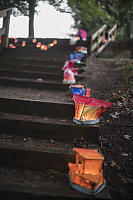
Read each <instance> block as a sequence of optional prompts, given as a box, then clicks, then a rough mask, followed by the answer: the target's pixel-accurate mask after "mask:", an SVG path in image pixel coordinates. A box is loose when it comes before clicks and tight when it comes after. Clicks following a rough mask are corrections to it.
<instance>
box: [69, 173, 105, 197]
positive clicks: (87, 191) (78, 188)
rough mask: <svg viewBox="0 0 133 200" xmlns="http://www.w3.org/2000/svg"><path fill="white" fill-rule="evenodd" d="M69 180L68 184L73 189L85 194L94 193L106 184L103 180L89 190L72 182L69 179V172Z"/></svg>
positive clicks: (98, 191)
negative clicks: (93, 188) (100, 183)
mask: <svg viewBox="0 0 133 200" xmlns="http://www.w3.org/2000/svg"><path fill="white" fill-rule="evenodd" d="M69 182H70V185H71V187H72V188H74V189H75V190H77V191H79V192H81V193H83V194H86V195H96V194H98V193H100V192H101V191H102V190H103V189H104V188H105V186H106V181H105V180H104V183H103V184H102V185H100V186H99V187H97V188H96V189H95V190H90V189H88V188H85V187H83V186H80V185H77V184H75V183H73V182H72V181H71V177H70V173H69Z"/></svg>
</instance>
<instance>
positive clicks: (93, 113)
mask: <svg viewBox="0 0 133 200" xmlns="http://www.w3.org/2000/svg"><path fill="white" fill-rule="evenodd" d="M73 100H74V102H75V117H74V118H73V121H74V122H75V123H76V124H96V123H98V122H99V118H100V117H101V115H102V114H103V113H104V112H105V111H106V110H107V108H109V107H110V106H111V105H112V103H111V102H106V101H101V100H98V99H95V98H90V97H87V96H81V95H78V94H74V95H73Z"/></svg>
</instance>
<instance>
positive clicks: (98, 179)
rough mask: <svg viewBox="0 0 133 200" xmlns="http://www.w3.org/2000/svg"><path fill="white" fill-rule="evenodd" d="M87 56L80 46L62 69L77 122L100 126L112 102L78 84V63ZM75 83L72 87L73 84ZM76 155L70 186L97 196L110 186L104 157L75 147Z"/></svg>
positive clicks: (70, 164)
mask: <svg viewBox="0 0 133 200" xmlns="http://www.w3.org/2000/svg"><path fill="white" fill-rule="evenodd" d="M85 54H87V48H85V47H77V48H76V51H75V52H74V53H73V54H70V56H69V60H67V61H66V62H65V64H64V66H63V68H62V70H63V72H64V79H63V84H69V85H70V86H69V89H70V90H71V95H72V98H73V101H74V103H75V116H74V118H73V122H74V123H76V124H80V125H87V124H96V123H98V122H99V118H100V116H101V115H102V114H103V113H104V112H105V111H106V110H107V108H109V107H110V106H111V105H112V103H111V102H106V101H102V100H98V99H95V98H91V97H90V91H91V89H90V88H86V87H85V86H84V85H80V84H79V85H76V80H75V76H77V75H78V68H75V67H74V64H75V63H76V64H79V67H80V64H82V58H83V57H84V56H85ZM71 84H72V85H71ZM73 151H74V152H75V153H76V159H75V160H76V162H75V163H71V162H69V163H68V167H69V181H70V185H71V186H72V187H73V188H74V189H76V190H78V191H80V192H82V193H84V194H87V195H96V194H98V193H100V192H101V191H102V190H103V189H104V188H105V186H106V181H105V179H104V176H103V169H102V167H103V161H104V156H103V155H102V153H101V152H100V151H99V150H97V149H87V148H86V149H85V148H73Z"/></svg>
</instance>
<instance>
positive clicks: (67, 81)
mask: <svg viewBox="0 0 133 200" xmlns="http://www.w3.org/2000/svg"><path fill="white" fill-rule="evenodd" d="M63 83H64V84H71V83H76V80H75V79H74V80H63Z"/></svg>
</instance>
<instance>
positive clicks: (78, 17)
mask: <svg viewBox="0 0 133 200" xmlns="http://www.w3.org/2000/svg"><path fill="white" fill-rule="evenodd" d="M68 5H69V7H70V8H71V13H72V16H73V18H74V20H75V27H76V28H78V29H79V28H82V29H83V28H84V29H86V30H87V31H88V32H89V33H90V34H91V33H92V32H94V31H95V30H97V29H98V28H99V27H100V26H102V25H103V24H106V25H107V26H108V28H110V27H112V26H113V24H115V23H116V24H117V25H118V27H119V29H118V36H119V38H122V37H129V35H131V30H132V29H133V28H132V24H133V22H132V20H133V17H132V15H133V0H126V1H125V0H81V1H77V0H68ZM132 32H133V30H132Z"/></svg>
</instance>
